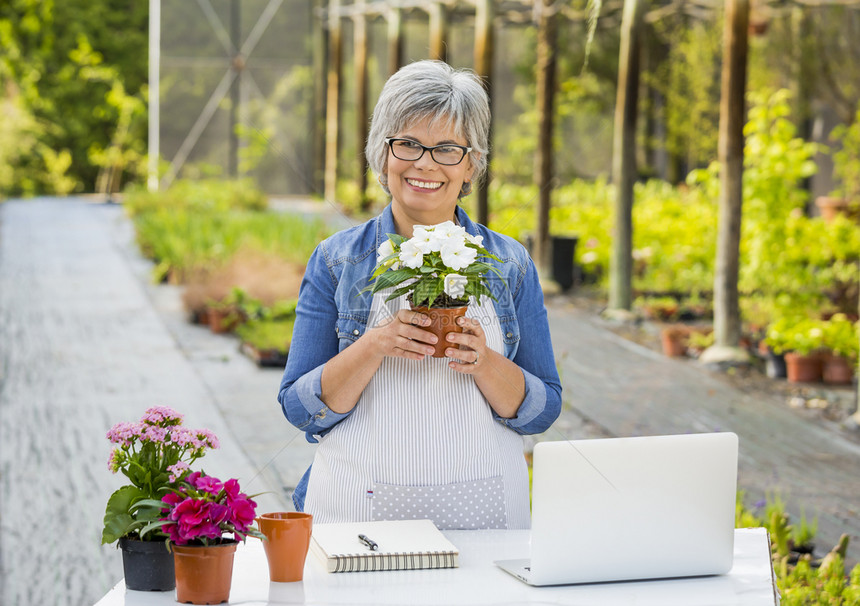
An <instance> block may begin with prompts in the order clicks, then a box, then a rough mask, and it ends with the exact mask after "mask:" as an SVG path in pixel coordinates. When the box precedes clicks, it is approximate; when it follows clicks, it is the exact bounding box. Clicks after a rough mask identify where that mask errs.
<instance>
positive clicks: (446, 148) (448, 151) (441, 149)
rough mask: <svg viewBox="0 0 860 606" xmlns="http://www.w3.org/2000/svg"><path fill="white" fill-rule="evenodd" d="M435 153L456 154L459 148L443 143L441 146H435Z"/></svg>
mask: <svg viewBox="0 0 860 606" xmlns="http://www.w3.org/2000/svg"><path fill="white" fill-rule="evenodd" d="M436 153H439V154H458V153H460V148H459V147H455V146H453V145H443V146H441V147H437V148H436Z"/></svg>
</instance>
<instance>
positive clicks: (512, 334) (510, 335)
mask: <svg viewBox="0 0 860 606" xmlns="http://www.w3.org/2000/svg"><path fill="white" fill-rule="evenodd" d="M505 336H506V337H507V338H509V339H510V338H511V337H513V336H514V333H512V332H509V333H507V334H506V335H505Z"/></svg>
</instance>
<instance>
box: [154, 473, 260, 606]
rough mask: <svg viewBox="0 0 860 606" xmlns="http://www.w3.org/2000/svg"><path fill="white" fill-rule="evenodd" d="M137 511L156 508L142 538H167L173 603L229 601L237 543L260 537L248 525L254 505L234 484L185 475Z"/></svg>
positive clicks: (250, 523)
mask: <svg viewBox="0 0 860 606" xmlns="http://www.w3.org/2000/svg"><path fill="white" fill-rule="evenodd" d="M139 506H140V507H148V508H154V509H158V510H159V512H160V519H159V520H157V521H154V522H151V523H150V524H148V525H147V526H146V527H145V528H144V529H143V530H142V531H141V534H142V535H144V536H146V535H147V534H149V533H151V532H162V533H166V534H167V536H168V540H169V542H170V545H171V547H172V549H173V556H174V563H175V568H176V601H177V602H183V603H189V602H190V603H191V604H218V603H221V602H226V601H227V600H228V599H229V598H230V586H231V580H232V574H233V555H234V554H235V552H236V544H237V543H238V542H239V541H240V540H242V541H244V540H245V538H246V537H248V536H254V537H257V538H260V539H262V538H264V537H263V534H262V533H260V532H259V531H258V530H257V529H256V528H252V526H251V525H252V524H253V523H254V521H255V517H256V508H257V504H256V503H255V502H254V501H253V500H252V497H249V496H248V495H247V494H245V493H243V492H241V489H240V487H239V482H238V481H237V480H235V479H230V480H227V481H226V482H222V481H221V480H219V479H218V478H216V477H214V476H207V475H205V474H204V473H201V472H194V473H191V474H188V475H187V476H186V477H185V479H184V480H183V481H181V482H180V483H179V486H178V487H177V488H174V489H172V490H171V491H170V492H169V493H167V494H166V495H164V496H163V497H162V498H161V500H148V501H144V502H142V503H140V504H139Z"/></svg>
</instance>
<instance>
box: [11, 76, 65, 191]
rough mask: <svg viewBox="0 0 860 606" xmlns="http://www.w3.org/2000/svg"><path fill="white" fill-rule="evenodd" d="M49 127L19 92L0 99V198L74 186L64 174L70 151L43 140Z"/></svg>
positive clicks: (62, 189) (63, 189)
mask: <svg viewBox="0 0 860 606" xmlns="http://www.w3.org/2000/svg"><path fill="white" fill-rule="evenodd" d="M2 85H3V78H2V77H0V86H2ZM49 130H51V129H50V125H46V124H44V123H41V122H40V121H39V120H37V119H36V117H35V116H34V115H33V114H32V113H31V112H30V111H29V110H28V109H27V107H26V105H25V104H24V102H23V99H22V98H21V96H20V95H18V94H12V95H10V96H8V97H6V98H3V99H0V198H2V197H4V196H18V195H23V196H32V195H35V194H36V193H39V192H52V193H56V194H60V195H63V194H67V193H69V192H71V191H72V190H74V189H75V187H76V185H77V182H76V181H75V179H74V178H72V177H70V176H69V175H68V170H69V167H70V165H71V163H72V157H71V154H70V153H69V151H68V150H67V149H62V150H59V151H56V150H54V149H52V148H51V147H49V146H48V145H47V144H45V143H44V141H43V139H44V137H45V136H46V135H47V133H48V131H49Z"/></svg>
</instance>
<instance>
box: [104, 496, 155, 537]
mask: <svg viewBox="0 0 860 606" xmlns="http://www.w3.org/2000/svg"><path fill="white" fill-rule="evenodd" d="M144 496H146V495H144V493H143V492H142V491H141V490H140V489H139V488H137V487H136V486H123V487H122V488H120V489H119V490H117V491H115V492H114V493H113V494H112V495H111V496H110V498H109V499H108V502H107V506H106V507H105V517H104V525H105V527H104V530H103V531H102V544H107V543H113V542H114V541H116V540H117V539H119V538H120V537H123V536H125V535H126V534H128V533H129V532H130V531H131V530H132V529H133V527H134V524H135V519H134V517H132V515H131V514H132V511H131V510H132V504H133V503H134V502H135V500H139V499H140V498H142V497H144Z"/></svg>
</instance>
